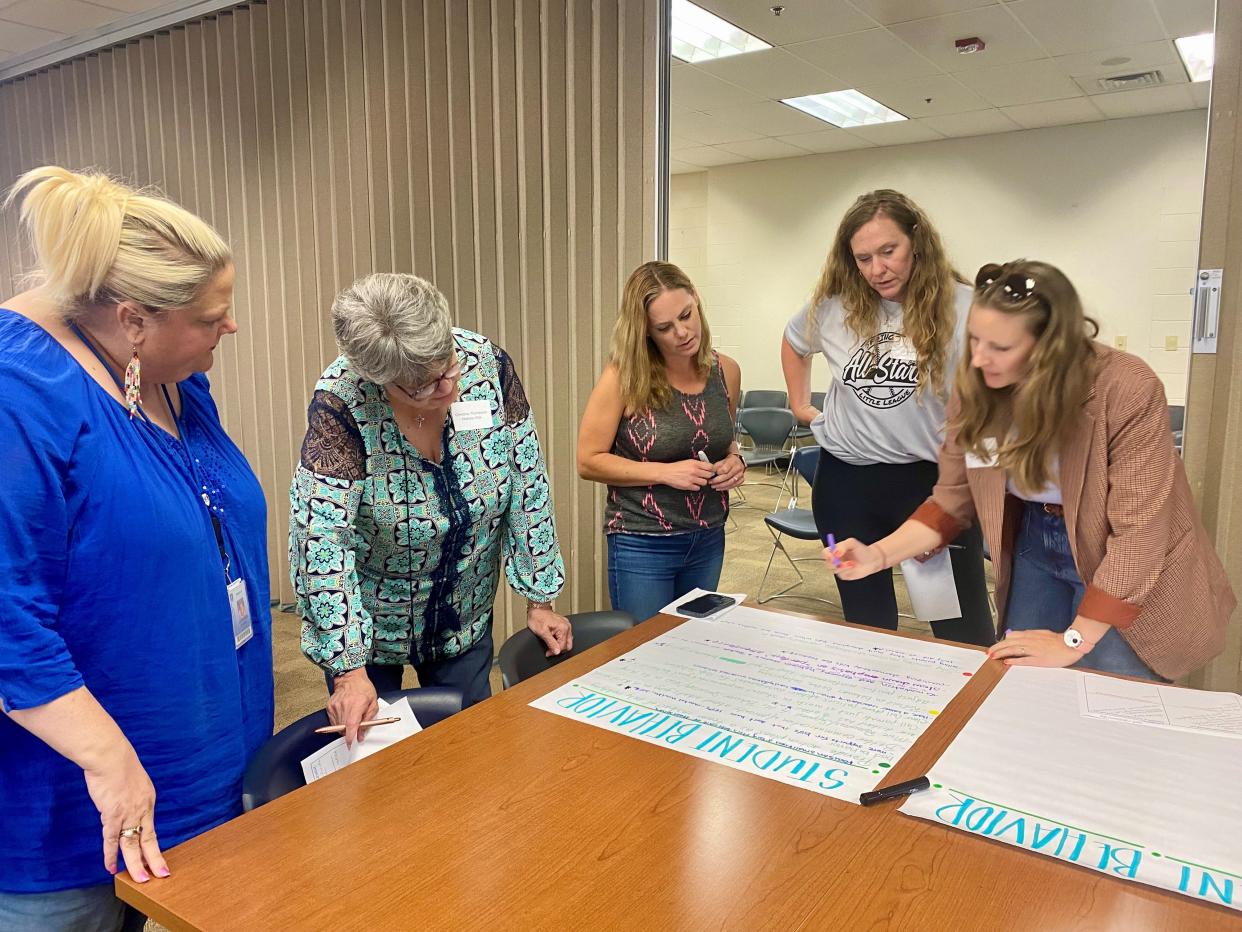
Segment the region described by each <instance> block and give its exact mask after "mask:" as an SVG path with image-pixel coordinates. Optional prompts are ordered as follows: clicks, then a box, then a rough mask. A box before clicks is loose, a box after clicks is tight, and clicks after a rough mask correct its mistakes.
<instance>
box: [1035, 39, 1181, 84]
mask: <svg viewBox="0 0 1242 932" xmlns="http://www.w3.org/2000/svg"><path fill="white" fill-rule="evenodd" d="M1053 61H1054V62H1056V63H1057V67H1058V68H1060V69H1061V70H1062V71H1064V72H1065V73H1066V74H1068V75H1073V76H1078V75H1094V76H1096V77H1104V76H1106V75H1116V74H1132V73H1133V72H1135V71H1147V70H1149V69H1151V68H1166V67H1167V66H1169V65H1175V66H1176V67H1177V69H1178V70H1179V71H1180V70H1182V64H1181V59H1179V58H1178V57H1177V49H1175V48H1174V47H1173V43H1172V42H1171V41H1170V40H1168V39H1160V40H1159V41H1156V42H1144V43H1142V44H1141V45H1123V46H1120V47H1118V48H1108V49H1096V50H1094V51H1091V52H1076V53H1074V54H1073V55H1058V56H1056V57H1055V58H1054V59H1053ZM1106 62H1107V63H1109V64H1106Z"/></svg>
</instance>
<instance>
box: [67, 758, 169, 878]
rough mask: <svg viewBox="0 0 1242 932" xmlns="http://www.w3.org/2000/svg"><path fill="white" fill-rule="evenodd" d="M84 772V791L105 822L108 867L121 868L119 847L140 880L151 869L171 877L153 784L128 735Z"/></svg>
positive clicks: (105, 865) (126, 864)
mask: <svg viewBox="0 0 1242 932" xmlns="http://www.w3.org/2000/svg"><path fill="white" fill-rule="evenodd" d="M83 774H84V775H85V777H86V791H87V792H88V793H89V794H90V797H91V802H93V803H94V804H95V808H96V809H98V810H99V819H100V821H101V822H102V823H103V860H104V867H105V868H106V869H107V871H108V873H109V874H115V873H116V872H117V869H118V864H117V852H118V851H119V852H120V853H121V855H122V856H123V857H124V858H125V868H126V869H127V870H128V871H129V876H130V877H132V878H133V879H134V880H135V881H136V882H138V883H146V882H147V881H148V880H150V879H151V874H154V875H155V876H156V877H167V876H168V874H169V870H168V864H167V862H166V861H165V860H164V855H163V854H162V853H161V852H160V845H159V839H158V838H157V837H156V834H155V787H154V786H153V785H152V784H151V778H150V777H149V776H147V772H146V770H145V769H144V768H143V766H142V762H141V761H139V760H138V755H137V753H135V751H134V749H133V746H132V745H130V743H129V742H128V741H126V742H125V743H124V745H123V746H120V747H116V748H115V749H114V753H111V754H109V755H107V757H106V758H105V759H104V760H103V761H102V762H101V763H100V764H99V766H97V767H94V768H89V769H85V770H83Z"/></svg>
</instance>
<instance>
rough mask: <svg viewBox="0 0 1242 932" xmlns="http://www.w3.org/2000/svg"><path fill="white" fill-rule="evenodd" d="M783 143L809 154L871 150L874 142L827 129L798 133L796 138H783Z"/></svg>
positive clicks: (842, 131)
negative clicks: (804, 150)
mask: <svg viewBox="0 0 1242 932" xmlns="http://www.w3.org/2000/svg"><path fill="white" fill-rule="evenodd" d="M780 140H781V142H787V143H789V144H790V145H794V146H797V147H798V148H799V149H806V150H807V151H808V152H845V151H846V150H848V149H871V148H874V147H875V143H874V142H870V141H868V140H866V139H863V138H862V137H860V136H854V135H852V134H850V133H847V132H846V131H845V130H843V129H827V130H821V131H820V132H818V133H798V134H797V135H796V136H781V137H780Z"/></svg>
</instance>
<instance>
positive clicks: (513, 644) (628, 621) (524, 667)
mask: <svg viewBox="0 0 1242 932" xmlns="http://www.w3.org/2000/svg"><path fill="white" fill-rule="evenodd" d="M569 623H570V624H572V625H573V626H574V649H573V650H571V651H567V652H565V653H561V654H557V655H556V656H555V657H545V656H544V652H545V651H546V650H547V648H546V647H545V646H544V644H543V641H541V640H539V638H538V637H537V636H536V635H535V634H534V632H532V631H530V630H529V629H527V628H523V629H522V630H521V631H519V632H517V633H516V634H514V635H513V636H512V637H511V638H509V640H507V641H505V642H504V644H502V645H501V647H500V655H499V661H500V682H501V683H502V684H503V686H504V688H505V689H508V688H509V687H510V686H516V685H517V684H518V683H520V682H522V681H523V680H528V679H530V678H531V677H532V676H534V675H535V674H536V673H542V672H543V671H544V670H547V669H548V668H549V667H554V666H556V665H557V664H558V663H560V662H561V661H563V660H568V659H569V658H570V657H577V656H578V655H579V654H581V653H582V652H583V651H584V650H587V649H588V648H591V647H594V646H595V645H596V644H599V643H601V642H603V641H606V640H608V639H609V638H610V637H612V636H613V635H614V634H620V633H621V632H622V631H626V630H628V629H630V628H632V627H634V626H635V625H636V624H638V622H637V621H635V619H634V616H633V615H631V614H629V613H628V612H611V611H610V612H579V613H578V614H576V615H570V616H569Z"/></svg>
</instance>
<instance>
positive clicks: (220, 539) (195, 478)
mask: <svg viewBox="0 0 1242 932" xmlns="http://www.w3.org/2000/svg"><path fill="white" fill-rule="evenodd" d="M69 329H70V330H72V331H73V332H74V334H75V335H76V336H77V338H78V339H79V340H81V341H82V343H83V344H84V345H85V346H86V348H87V349H89V350H90V351H91V352H92V353H94V354H95V358H96V359H98V360H99V363H100V365H102V366H103V367H104V369H105V370H107V372H108V374H109V375H110V376H112V381H114V382H115V383H116V386H117V388H119V389H120V390H121V391H122V393H123V392H124V391H125V386H124V384H123V383H122V382H121V380H120V378H119V377H118V376H117V374H116V373H115V372H113V371H112V367H111V366H109V365H108V363H107V362H106V361H105V360H104V358H103V356H102V355H101V354H100V352H99V350H97V349H96V348H95V344H94V343H93V342H92V341H91V340H88V339H87V338H86V334H84V333H83V332H82V331H81V330H80V329H79V328H78V325H77V324H75V323H73V322H72V321H70V322H69ZM160 388H161V389H162V390H163V392H164V400H165V401H167V402H168V411H169V413H170V414H172V418H173V423H174V424H176V425H177V433H178V434H179V435H180V436H181V442H180V443H179V444H177V443H175V442H174V445H175V446H176V448H177V451H178V453H179V454H180V457H181V459H183V460H184V461H185V465H186V466H187V468H188V469H189V471H190V479H191V481H192V482H193V484H194V488H195V490H196V491H197V493H198V494H197V498H198V500H199V501H201V502H202V503H203V507H204V508H206V509H207V517H208V518H210V519H211V529H212V530H213V531H215V534H216V546H217V547H218V548H219V549H220V562H221V563H223V564H224V581H225V583H230V582H232V581H233V577H232V574H231V572H230V569H231V561H230V560H229V551H228V547H226V546H225V543H224V525H223V522H222V521H221V520H220V516H219V514H217V509H215V508H213V507H212V504H211V496H210V495H209V494H208V492H207V486H206V485H204V484H203V481H202V480H201V479H200V478H199V475H198V469H197V468H196V467H195V465H194V463H195V459H194V450H193V449H192V448H191V446H190V438H189V436H188V435H187V434H186V430H185V425H184V424H183V423H182V421H181V415H179V414H178V413H177V409H176V408H174V407H173V403H172V396H171V395H170V394H169V393H168V386H167V385H161V386H160ZM138 414H139V415H140V416H141V417H142V420H143V421H144V422H145V423H146V425H147V427H148V428H149V429H150V430H156V431H159V432H160V433H161V434H165V435H166V434H167V431H165V430H163V429H161V428H160V427H159V426H158V425H156V424H154V423H152V421H151V418H150V417H148V416H147V412H146V411H144V410H143V408H142V406H141V405H139V406H138ZM169 439H170V440H172V439H173V438H169Z"/></svg>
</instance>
